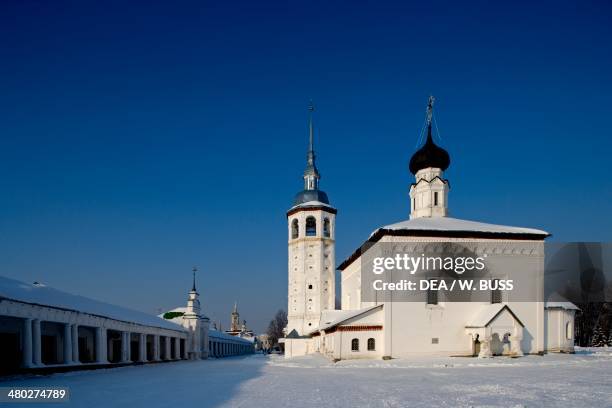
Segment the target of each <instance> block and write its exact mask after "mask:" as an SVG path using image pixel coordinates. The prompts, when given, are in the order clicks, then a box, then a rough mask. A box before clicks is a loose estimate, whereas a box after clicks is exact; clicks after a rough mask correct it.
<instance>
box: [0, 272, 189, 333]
mask: <svg viewBox="0 0 612 408" xmlns="http://www.w3.org/2000/svg"><path fill="white" fill-rule="evenodd" d="M2 298H6V299H8V300H13V301H17V302H22V303H30V304H34V305H40V306H47V307H54V308H59V309H65V310H73V311H76V312H80V313H87V314H90V315H95V316H102V317H107V318H110V319H115V320H120V321H123V322H129V323H137V324H141V325H143V326H153V327H160V328H163V329H170V330H178V331H185V330H184V329H183V328H182V327H181V326H178V325H176V324H175V323H171V322H168V321H166V320H164V319H161V318H159V317H157V316H154V315H149V314H147V313H144V312H139V311H136V310H131V309H127V308H124V307H121V306H116V305H111V304H110V303H104V302H100V301H98V300H94V299H90V298H86V297H84V296H79V295H73V294H71V293H67V292H63V291H61V290H58V289H54V288H52V287H49V286H45V285H42V284H29V283H25V282H21V281H18V280H14V279H10V278H6V277H3V276H0V300H1V299H2Z"/></svg>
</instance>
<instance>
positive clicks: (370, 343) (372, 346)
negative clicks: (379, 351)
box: [368, 338, 376, 351]
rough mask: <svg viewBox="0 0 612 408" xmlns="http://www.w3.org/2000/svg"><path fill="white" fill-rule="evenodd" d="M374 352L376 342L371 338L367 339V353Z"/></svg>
mask: <svg viewBox="0 0 612 408" xmlns="http://www.w3.org/2000/svg"><path fill="white" fill-rule="evenodd" d="M374 350H376V340H374V339H373V338H369V339H368V351H374Z"/></svg>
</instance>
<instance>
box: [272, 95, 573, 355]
mask: <svg viewBox="0 0 612 408" xmlns="http://www.w3.org/2000/svg"><path fill="white" fill-rule="evenodd" d="M433 102H434V100H433V97H430V100H429V103H428V106H427V117H426V129H427V136H426V140H425V143H424V144H423V146H422V147H421V148H420V149H419V150H417V151H416V152H415V153H414V155H413V156H412V158H411V160H410V166H409V168H410V172H411V173H412V174H413V175H414V182H413V183H412V184H411V185H410V217H409V219H408V220H405V221H401V222H397V223H393V224H390V225H386V226H382V227H380V228H378V229H376V230H375V231H374V232H373V233H372V234H371V235H370V237H369V238H368V239H367V240H366V241H365V243H364V245H362V246H360V247H358V248H357V249H356V250H355V251H354V252H353V254H352V255H350V256H349V257H348V258H347V259H345V260H343V261H342V262H341V263H340V265H339V266H338V268H337V269H338V270H339V273H340V276H341V279H340V280H341V293H340V300H341V308H340V309H339V310H337V309H336V307H335V299H336V289H335V270H336V264H335V262H336V260H335V236H336V230H335V220H336V214H337V210H336V208H334V207H333V206H332V205H331V204H330V201H329V199H328V196H327V194H326V193H325V192H323V191H321V190H320V189H319V179H320V174H319V171H318V169H317V167H316V164H315V152H314V147H313V138H314V127H313V120H312V111H313V109H312V107H311V108H310V117H309V140H310V144H309V149H308V154H307V165H306V170H305V171H304V190H303V191H301V192H300V193H298V194H297V195H296V197H295V200H294V203H293V206H292V207H291V208H290V209H289V210H288V211H287V222H288V258H289V259H288V312H287V314H288V324H287V327H286V337H285V338H284V339H281V341H282V342H283V343H284V344H285V357H286V358H291V357H295V356H300V355H305V354H310V353H321V354H322V355H325V356H327V357H329V358H330V359H332V360H343V359H362V358H378V359H380V358H382V359H390V358H401V357H406V356H410V355H415V354H424V355H427V354H429V355H445V356H479V357H492V356H497V355H506V356H513V357H518V356H522V355H524V354H544V353H546V352H553V351H555V352H573V349H574V328H573V327H574V313H575V311H576V309H577V308H576V306H574V305H573V304H571V303H569V302H544V301H525V299H516V298H513V297H514V295H513V294H512V292H503V293H500V292H499V291H492V292H491V296H490V300H488V301H481V302H474V301H472V302H448V301H445V299H439V298H438V295H437V294H435V295H433V296H431V295H429V294H428V295H427V296H424V297H423V300H422V301H421V302H401V301H393V298H391V299H390V300H389V299H385V300H383V301H371V300H372V299H367V301H366V299H364V297H363V296H362V293H361V289H362V285H361V281H362V273H365V272H363V271H362V262H361V261H362V256H363V255H364V254H363V253H362V252H363V251H364V248H366V245H372V244H376V243H395V244H396V245H398V246H403V247H404V248H409V249H407V251H412V252H414V253H420V252H421V251H422V249H423V248H422V247H423V246H424V245H431V243H432V242H433V243H440V244H442V243H449V242H451V243H457V244H460V245H462V246H463V247H466V248H470V250H471V251H473V253H475V254H479V255H483V256H486V257H487V264H488V265H489V268H490V269H492V272H493V273H494V274H495V276H500V277H504V276H507V275H508V274H509V273H510V270H509V268H512V269H513V270H522V269H524V270H529V271H534V273H535V279H536V281H535V282H536V285H535V290H536V291H538V290H541V291H543V285H544V240H545V239H546V238H547V237H548V236H549V234H548V233H547V232H545V231H541V230H537V229H531V228H521V227H508V226H503V225H493V224H486V223H481V222H475V221H469V220H463V219H456V218H451V217H449V206H448V203H449V190H450V184H449V181H448V180H447V179H445V178H444V171H445V170H446V169H447V168H448V167H449V165H450V157H449V154H448V153H447V152H446V150H444V149H443V148H441V147H439V146H438V145H436V143H435V142H434V140H433V135H432V119H433V115H432V112H433ZM542 293H543V292H542Z"/></svg>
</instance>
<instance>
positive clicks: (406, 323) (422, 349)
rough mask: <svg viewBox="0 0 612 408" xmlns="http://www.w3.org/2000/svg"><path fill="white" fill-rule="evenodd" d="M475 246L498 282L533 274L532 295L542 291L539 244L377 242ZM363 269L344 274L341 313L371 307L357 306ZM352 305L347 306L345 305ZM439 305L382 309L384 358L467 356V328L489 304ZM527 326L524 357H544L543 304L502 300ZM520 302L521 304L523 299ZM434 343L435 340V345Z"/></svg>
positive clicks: (393, 305)
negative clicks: (512, 271)
mask: <svg viewBox="0 0 612 408" xmlns="http://www.w3.org/2000/svg"><path fill="white" fill-rule="evenodd" d="M449 241H454V242H458V243H462V244H464V245H465V246H468V247H470V246H473V247H474V251H475V252H476V253H477V254H484V253H487V260H486V265H487V268H489V270H491V271H492V272H493V273H494V274H496V276H498V277H500V278H502V279H503V278H504V277H505V270H501V269H500V268H502V265H503V268H507V267H508V265H512V267H513V268H516V269H517V270H520V269H523V270H527V271H536V273H537V274H538V277H537V278H536V281H537V285H538V286H539V287H536V288H535V289H534V290H537V291H540V290H541V291H543V270H544V243H543V242H542V241H529V240H525V241H518V240H491V239H489V240H484V239H478V240H475V239H459V238H435V237H431V238H427V237H395V236H385V237H383V238H382V239H381V242H395V243H404V242H406V243H414V242H426V243H427V242H449ZM360 280H361V265H360V260H359V259H356V260H355V261H354V262H353V263H352V264H351V265H349V266H348V267H347V268H346V269H345V270H344V271H342V310H354V309H358V308H363V307H367V306H370V305H372V304H373V303H371V302H361V301H357V300H356V299H360V288H361V282H360ZM348 299H350V304H347V300H348ZM440 299H441V301H440V302H439V303H438V304H437V305H427V304H426V301H425V299H423V302H385V303H384V309H383V310H384V316H385V319H384V324H383V326H384V343H385V348H384V353H385V354H384V355H385V356H392V357H402V356H408V355H412V354H440V355H455V354H462V355H463V354H471V352H472V341H471V339H470V338H469V336H467V335H466V332H465V326H466V324H467V323H468V321H469V319H470V318H471V317H472V316H475V315H476V314H477V313H478V312H479V310H481V308H482V306H485V305H488V304H490V303H489V302H482V303H480V302H479V303H476V302H448V303H447V302H444V301H442V297H440ZM502 300H503V302H505V303H507V304H508V305H509V306H510V308H511V309H512V311H513V312H514V313H516V314H517V316H518V318H519V319H520V320H521V321H522V322H523V324H524V325H525V331H524V335H523V338H522V340H521V348H522V350H523V352H524V353H539V352H543V351H544V333H545V324H544V304H543V303H542V302H523V301H513V299H512V298H511V297H509V296H505V297H503V298H502ZM521 300H524V299H521ZM435 339H437V340H435Z"/></svg>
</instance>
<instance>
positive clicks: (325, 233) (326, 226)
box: [323, 218, 331, 238]
mask: <svg viewBox="0 0 612 408" xmlns="http://www.w3.org/2000/svg"><path fill="white" fill-rule="evenodd" d="M329 228H330V226H329V218H326V219H324V220H323V236H324V237H326V238H329V236H330V235H331V231H330V229H329Z"/></svg>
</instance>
